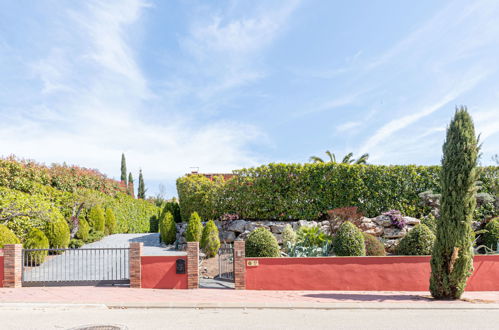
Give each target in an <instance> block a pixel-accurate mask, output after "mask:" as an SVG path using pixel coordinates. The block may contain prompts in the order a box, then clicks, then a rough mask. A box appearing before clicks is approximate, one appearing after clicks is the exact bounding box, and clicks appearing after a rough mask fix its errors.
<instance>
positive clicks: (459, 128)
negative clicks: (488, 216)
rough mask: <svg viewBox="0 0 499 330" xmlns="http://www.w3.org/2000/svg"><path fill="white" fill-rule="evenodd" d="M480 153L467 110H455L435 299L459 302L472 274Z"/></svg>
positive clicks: (445, 161)
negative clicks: (474, 216) (473, 222)
mask: <svg viewBox="0 0 499 330" xmlns="http://www.w3.org/2000/svg"><path fill="white" fill-rule="evenodd" d="M479 149H480V146H479V145H478V139H477V138H476V136H475V128H474V125H473V120H472V119H471V116H470V115H469V114H468V111H467V109H466V108H465V107H461V108H459V109H456V113H455V115H454V118H453V119H452V121H451V123H450V126H449V127H448V128H447V137H446V140H445V143H444V146H443V158H442V172H441V174H440V180H441V189H442V197H441V207H440V213H441V215H440V219H439V220H438V223H437V235H436V236H437V238H436V241H435V245H434V248H433V253H432V257H431V278H430V291H431V294H432V296H433V297H434V298H436V299H459V298H460V297H461V295H462V293H463V291H464V288H465V286H466V280H467V279H468V277H469V276H470V275H471V273H472V271H473V250H472V248H473V229H472V227H471V222H472V218H473V213H474V210H475V207H476V199H475V192H476V188H475V182H476V180H477V161H478V156H479Z"/></svg>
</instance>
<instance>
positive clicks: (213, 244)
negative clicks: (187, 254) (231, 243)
mask: <svg viewBox="0 0 499 330" xmlns="http://www.w3.org/2000/svg"><path fill="white" fill-rule="evenodd" d="M201 248H202V249H203V251H204V253H205V254H206V256H207V257H208V258H213V257H214V256H216V255H217V253H218V249H219V248H220V238H219V237H218V228H217V225H215V222H213V220H210V221H208V222H207V223H206V225H205V226H204V229H203V235H202V237H201Z"/></svg>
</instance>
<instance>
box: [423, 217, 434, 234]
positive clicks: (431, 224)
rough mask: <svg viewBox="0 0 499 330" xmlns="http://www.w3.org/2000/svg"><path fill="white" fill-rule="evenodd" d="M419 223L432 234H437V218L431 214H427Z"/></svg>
mask: <svg viewBox="0 0 499 330" xmlns="http://www.w3.org/2000/svg"><path fill="white" fill-rule="evenodd" d="M421 223H422V224H423V225H426V227H428V228H430V230H431V232H432V233H433V234H435V235H436V234H437V218H435V216H434V215H433V214H429V215H427V216H426V217H423V218H422V219H421Z"/></svg>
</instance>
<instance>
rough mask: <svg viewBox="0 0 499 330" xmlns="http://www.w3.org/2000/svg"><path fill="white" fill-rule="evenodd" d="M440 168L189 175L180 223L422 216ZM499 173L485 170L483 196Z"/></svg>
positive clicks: (182, 190)
mask: <svg viewBox="0 0 499 330" xmlns="http://www.w3.org/2000/svg"><path fill="white" fill-rule="evenodd" d="M439 173H440V166H416V165H407V166H406V165H403V166H402V165H401V166H384V165H349V164H332V163H324V164H321V163H316V164H269V165H264V166H260V167H256V168H249V169H242V170H237V171H234V174H236V175H235V176H234V177H232V178H231V179H229V180H227V181H224V180H223V179H222V178H221V177H217V178H215V179H214V180H213V181H212V180H209V179H208V178H206V177H204V176H202V175H193V174H189V175H187V176H184V177H181V178H179V179H178V180H177V191H178V196H179V200H180V211H181V216H182V220H183V221H186V219H188V216H189V215H190V214H191V213H192V212H194V211H197V212H198V213H199V214H200V215H201V217H203V218H206V219H214V218H217V217H219V216H221V215H222V214H225V213H237V214H238V215H239V216H240V217H241V218H244V219H280V220H291V219H317V218H318V217H319V216H320V215H321V214H323V213H325V212H326V211H327V210H330V209H334V208H339V207H347V206H357V207H358V208H359V210H360V211H361V212H363V213H364V215H365V216H368V217H374V216H377V215H379V214H381V213H382V212H385V211H388V210H390V209H397V210H400V211H401V212H402V213H403V214H404V215H408V216H422V215H424V214H427V213H428V211H429V210H428V209H426V208H425V207H424V206H422V205H421V203H420V198H419V196H418V195H419V194H420V193H421V192H424V191H427V190H433V191H434V192H436V193H438V192H439ZM498 177H499V167H486V168H482V169H481V178H480V180H481V182H482V188H481V191H482V192H490V190H491V189H492V186H493V184H492V182H493V180H494V178H498Z"/></svg>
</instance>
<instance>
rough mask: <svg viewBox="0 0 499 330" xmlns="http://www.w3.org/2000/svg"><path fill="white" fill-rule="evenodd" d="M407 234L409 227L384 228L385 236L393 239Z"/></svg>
mask: <svg viewBox="0 0 499 330" xmlns="http://www.w3.org/2000/svg"><path fill="white" fill-rule="evenodd" d="M405 234H407V229H406V228H404V229H398V228H385V229H384V230H383V238H386V239H393V238H401V237H404V236H405Z"/></svg>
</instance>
